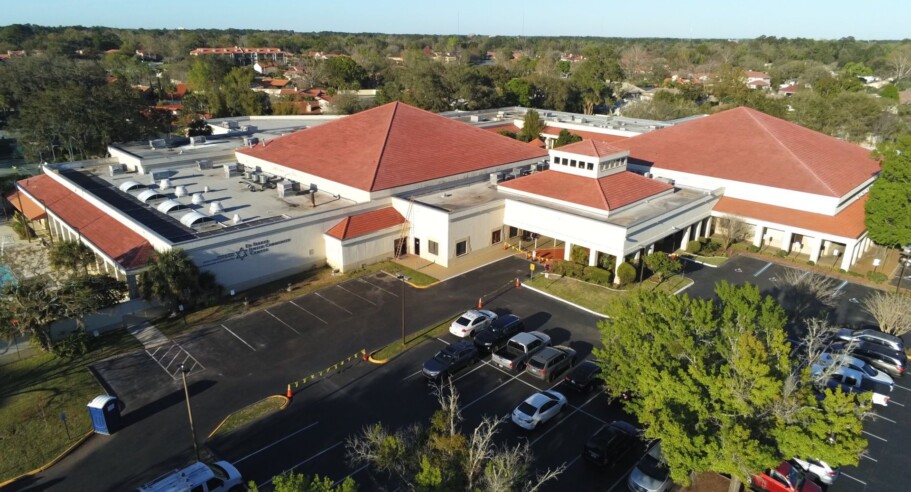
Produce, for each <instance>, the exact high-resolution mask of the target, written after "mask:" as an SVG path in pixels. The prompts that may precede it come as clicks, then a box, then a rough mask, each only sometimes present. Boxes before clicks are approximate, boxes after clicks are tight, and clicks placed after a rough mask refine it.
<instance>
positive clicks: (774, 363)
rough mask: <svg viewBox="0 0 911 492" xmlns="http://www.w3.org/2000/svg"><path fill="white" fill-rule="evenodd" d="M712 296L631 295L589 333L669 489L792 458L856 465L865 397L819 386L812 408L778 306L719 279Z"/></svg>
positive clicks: (812, 393)
mask: <svg viewBox="0 0 911 492" xmlns="http://www.w3.org/2000/svg"><path fill="white" fill-rule="evenodd" d="M716 294H717V300H704V299H692V298H690V297H688V296H686V295H684V296H667V295H663V294H660V293H657V292H654V291H646V290H639V291H637V292H636V293H634V294H633V295H631V296H629V297H627V298H624V299H623V300H619V301H618V302H617V303H616V304H615V305H614V306H613V308H612V309H611V316H612V318H611V320H609V321H604V322H601V323H600V325H599V328H600V329H601V332H602V336H603V343H604V346H603V347H602V348H599V349H596V350H595V355H596V356H597V358H598V359H599V360H600V361H601V362H600V363H601V364H602V365H603V367H604V369H605V370H604V375H605V379H606V381H607V384H608V386H609V387H611V388H621V389H627V390H631V391H633V392H634V393H635V394H636V395H637V397H636V398H633V399H632V400H631V401H628V402H626V403H625V406H626V409H627V410H628V411H631V412H632V413H633V414H634V415H635V416H636V417H637V418H638V419H639V421H640V422H641V423H642V424H643V426H644V428H645V431H644V432H645V436H646V437H648V438H653V439H661V440H662V441H661V442H662V444H661V449H662V451H663V454H664V456H665V459H666V461H667V464H668V466H669V468H670V470H671V476H672V478H673V479H674V481H676V482H678V483H683V484H687V483H689V479H690V476H691V474H692V473H700V472H705V471H715V472H718V473H725V474H729V475H731V476H732V477H734V478H735V479H738V480H740V481H744V480H746V479H747V478H748V477H749V476H750V474H752V473H753V472H756V471H759V470H763V469H765V468H767V467H770V466H774V465H776V464H777V463H779V462H780V461H781V460H782V459H786V458H790V457H791V456H798V455H799V456H814V457H816V458H818V459H822V460H824V461H826V462H828V463H830V464H833V465H847V464H856V463H857V461H858V459H859V456H860V453H861V452H862V451H863V449H864V448H865V447H866V441H865V440H864V439H863V438H862V437H861V430H862V425H861V416H862V414H863V412H864V411H866V410H867V409H868V408H869V398H868V397H867V398H864V399H861V400H859V401H858V400H856V399H855V397H854V396H853V395H846V394H842V393H840V392H833V391H832V390H826V391H825V393H824V394H825V398H824V399H822V400H818V399H817V396H816V394H817V393H816V391H817V390H815V389H814V386H813V384H812V383H813V382H812V381H811V380H810V376H809V371H808V370H807V369H806V368H805V367H803V365H802V364H801V363H800V361H796V360H792V359H791V358H790V352H791V350H790V346H789V345H788V343H787V340H786V333H785V330H784V327H785V324H786V316H785V313H784V311H783V310H782V309H781V307H780V306H778V304H776V303H775V301H774V300H773V299H771V298H769V297H763V296H762V295H761V294H760V292H759V289H758V288H756V287H754V286H751V285H749V284H747V285H745V286H741V287H737V286H732V285H729V284H727V283H722V284H719V285H718V286H717V288H716ZM735 481H736V480H735Z"/></svg>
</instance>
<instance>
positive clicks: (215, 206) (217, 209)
mask: <svg viewBox="0 0 911 492" xmlns="http://www.w3.org/2000/svg"><path fill="white" fill-rule="evenodd" d="M224 211H225V207H222V206H221V202H220V201H218V200H215V201H214V202H212V203H210V204H209V214H210V215H215V214H220V213H222V212H224Z"/></svg>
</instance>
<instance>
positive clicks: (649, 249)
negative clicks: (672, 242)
mask: <svg viewBox="0 0 911 492" xmlns="http://www.w3.org/2000/svg"><path fill="white" fill-rule="evenodd" d="M647 251H648V252H647V253H645V255H646V256H648V255H650V254H652V253H654V252H655V243H652V244H649V245H648V250H647Z"/></svg>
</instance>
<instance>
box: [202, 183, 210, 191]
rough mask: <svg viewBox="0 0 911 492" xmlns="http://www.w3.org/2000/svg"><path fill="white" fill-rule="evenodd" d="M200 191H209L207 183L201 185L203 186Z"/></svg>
mask: <svg viewBox="0 0 911 492" xmlns="http://www.w3.org/2000/svg"><path fill="white" fill-rule="evenodd" d="M202 192H203V193H208V192H209V185H205V186H203V187H202Z"/></svg>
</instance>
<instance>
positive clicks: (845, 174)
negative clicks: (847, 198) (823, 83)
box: [614, 107, 879, 197]
mask: <svg viewBox="0 0 911 492" xmlns="http://www.w3.org/2000/svg"><path fill="white" fill-rule="evenodd" d="M614 145H617V146H618V147H621V148H626V149H629V150H630V161H631V162H634V163H635V162H637V161H638V163H641V164H646V165H653V166H654V167H656V168H662V169H669V170H673V171H680V172H685V173H691V174H698V175H703V176H713V177H716V178H721V179H727V180H732V181H741V182H745V183H755V184H758V185H764V186H771V187H775V188H783V189H788V190H795V191H802V192H806V193H813V194H817V195H824V196H835V197H841V196H844V195H845V194H846V193H848V192H849V191H851V190H852V189H854V188H856V187H857V186H859V185H860V184H861V183H863V182H865V181H866V180H868V179H870V178H872V177H873V176H875V175H876V174H877V173H878V172H879V162H878V161H876V160H874V159H873V158H872V157H871V156H870V151H869V150H867V149H864V148H863V147H859V146H857V145H854V144H852V143H848V142H844V141H842V140H838V139H837V138H833V137H830V136H828V135H825V134H822V133H819V132H816V131H813V130H810V129H807V128H804V127H802V126H800V125H796V124H794V123H791V122H788V121H785V120H782V119H778V118H775V117H773V116H769V115H767V114H765V113H761V112H759V111H756V110H755V109H750V108H746V107H739V108H735V109H730V110H727V111H723V112H721V113H716V114H713V115H711V116H707V117H705V118H698V119H695V120H690V121H687V122H685V123H680V124H679V125H675V126H672V127H669V128H663V129H660V130H656V131H653V132H649V133H645V134H642V135H637V136H635V137H632V138H629V139H627V140H625V141H623V142H617V143H615V144H614Z"/></svg>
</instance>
